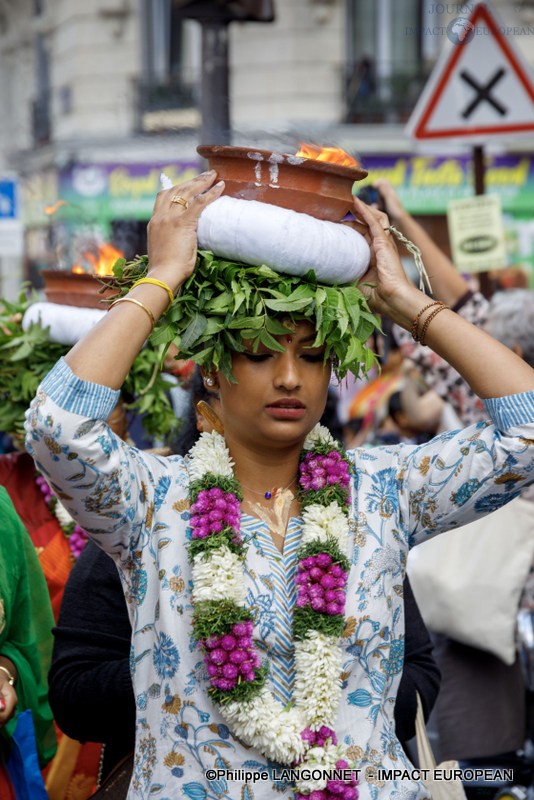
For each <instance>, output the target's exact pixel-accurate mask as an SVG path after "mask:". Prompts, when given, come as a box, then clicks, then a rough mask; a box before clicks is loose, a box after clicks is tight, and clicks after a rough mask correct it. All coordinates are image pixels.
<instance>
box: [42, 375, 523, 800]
mask: <svg viewBox="0 0 534 800" xmlns="http://www.w3.org/2000/svg"><path fill="white" fill-rule="evenodd" d="M117 397H118V393H117V392H115V391H112V390H111V389H108V388H106V387H103V386H98V385H96V384H92V383H87V382H84V381H82V380H80V379H79V378H77V377H76V376H75V375H74V374H73V373H72V372H71V370H70V369H69V367H68V366H67V364H66V363H65V362H59V364H58V365H56V367H55V368H54V370H52V372H51V373H50V374H49V375H48V376H47V378H46V379H45V381H44V382H43V384H42V386H41V388H40V389H39V391H38V394H37V397H36V398H35V400H34V401H33V403H32V407H31V409H30V411H29V412H28V418H27V448H28V450H29V452H30V453H32V454H33V456H34V458H35V460H36V462H37V465H38V468H39V469H40V470H42V472H43V473H44V475H46V476H47V478H48V479H49V481H50V483H51V484H52V485H53V487H54V489H55V490H56V491H57V492H58V494H59V496H60V498H61V500H62V502H63V503H65V505H66V506H67V507H68V509H69V511H70V512H71V514H72V515H73V517H74V518H75V519H76V520H77V521H78V522H79V523H80V524H81V525H82V526H83V528H84V529H85V530H86V531H88V532H89V533H90V534H91V536H92V537H93V538H94V539H95V541H97V543H98V544H99V545H100V546H101V547H102V548H103V549H104V550H106V551H107V552H108V553H109V554H110V555H111V556H112V558H113V559H114V560H115V561H116V563H117V566H118V568H119V571H120V574H121V578H122V582H123V586H124V592H125V596H126V600H127V604H128V608H129V613H130V617H131V622H132V630H133V633H132V650H131V670H132V675H133V683H134V690H135V693H136V705H137V742H136V757H135V768H134V774H133V778H132V783H131V787H130V792H129V795H128V798H129V800H134V798H135V800H140V798H143V800H145V799H147V798H158V800H176V798H180V797H186V798H191V800H221V798H231V800H268V799H269V800H271V799H272V798H273V797H279V798H280V799H281V800H291V798H292V789H291V784H290V783H289V782H288V781H287V780H286V779H285V776H284V774H283V771H282V768H281V767H280V766H279V765H276V764H271V763H268V762H267V761H266V759H265V758H264V757H263V756H262V755H261V754H260V753H259V752H255V751H254V750H253V749H252V748H248V747H246V746H244V745H243V744H242V743H241V742H240V741H239V740H237V739H235V738H234V737H233V736H232V732H231V731H230V730H229V729H228V727H227V725H225V723H224V721H223V719H222V717H221V716H220V714H219V713H218V711H217V708H216V707H215V706H214V705H213V704H212V702H211V700H210V698H209V696H208V694H207V691H206V689H207V687H208V679H207V674H206V672H205V669H204V664H203V659H202V655H201V653H200V651H199V650H198V649H197V647H196V646H195V642H194V641H192V639H191V636H190V632H191V613H192V607H191V570H190V566H189V563H188V559H187V552H186V542H187V539H188V536H189V535H190V533H189V530H188V473H187V461H184V459H183V458H181V457H179V456H173V457H170V458H162V457H158V456H153V455H148V454H146V453H143V452H140V451H138V450H136V449H134V448H131V447H128V446H127V445H126V444H124V442H122V441H121V440H120V439H118V438H117V437H116V436H114V435H113V434H112V433H111V431H110V430H109V428H108V427H107V425H106V424H105V423H104V422H103V420H105V419H106V417H107V416H108V415H109V413H110V412H111V410H112V408H113V407H114V405H115V403H116V401H117ZM485 405H486V409H487V412H488V415H489V416H490V417H491V418H492V419H493V423H494V424H490V423H489V422H488V423H478V424H477V425H474V426H472V427H470V428H467V429H466V430H463V431H459V432H447V433H444V434H442V435H440V436H438V437H437V438H436V439H434V440H433V441H431V442H429V443H427V444H424V445H420V446H411V445H396V446H392V447H381V448H377V449H374V450H363V449H362V450H355V451H352V452H351V453H350V458H351V459H352V461H353V463H354V465H355V477H354V479H353V486H352V496H353V509H352V524H351V544H350V550H351V555H350V558H351V562H352V569H351V573H350V577H349V583H348V597H347V611H346V616H347V623H346V628H345V631H344V635H343V648H344V663H343V673H342V681H343V694H342V700H341V705H340V710H339V714H338V719H337V721H336V724H335V726H334V727H335V730H336V732H337V734H338V738H339V740H340V741H343V742H344V743H345V745H346V746H347V747H348V751H349V756H350V757H351V758H353V759H354V760H355V761H356V762H357V766H358V767H359V769H360V770H361V773H360V785H359V790H360V797H361V798H362V800H371V799H372V800H378V798H386V797H387V798H395V799H397V798H398V800H401V798H402V799H403V800H404V799H405V800H410V799H412V798H413V800H415V799H416V798H423V797H428V792H427V790H426V789H425V787H424V786H423V784H422V783H420V782H419V781H417V780H415V779H412V777H410V778H406V777H405V776H402V777H401V778H392V777H391V778H389V779H388V776H387V774H386V775H385V774H384V773H373V772H372V770H371V771H369V770H368V768H369V767H378V768H379V769H384V770H388V769H391V770H393V769H398V770H403V769H407V770H410V769H411V765H410V764H409V763H408V761H407V759H406V756H405V755H404V753H403V751H402V748H401V747H400V745H399V743H398V741H397V739H396V736H395V728H394V721H393V708H394V703H395V695H396V692H397V687H398V683H399V680H400V674H401V671H402V665H403V654H404V621H403V600H402V581H403V577H404V570H405V565H406V557H407V552H408V549H409V547H410V546H411V545H413V544H416V543H417V542H420V541H423V540H425V539H426V538H427V537H428V536H430V535H433V534H436V533H439V532H441V531H445V530H448V529H450V528H453V527H457V526H459V525H462V524H464V523H466V522H469V521H470V520H472V519H473V518H475V517H477V516H480V515H482V514H486V513H488V512H489V511H493V510H494V509H496V508H499V507H500V506H501V505H503V504H504V503H506V502H507V501H508V500H511V499H512V498H513V497H515V496H516V495H517V494H518V493H519V491H520V489H521V488H522V487H524V486H525V485H527V484H528V483H530V482H532V481H533V479H534V446H533V445H534V393H525V394H520V395H513V396H511V397H505V398H500V399H495V400H487V401H486V402H485ZM242 533H243V536H244V538H245V540H246V541H248V543H249V550H248V554H247V567H246V584H247V601H248V603H250V605H251V606H252V607H253V609H254V611H255V615H256V621H255V629H254V631H255V640H256V644H257V647H258V648H259V650H260V652H261V653H262V654H264V655H265V657H266V658H267V659H268V661H269V664H270V678H269V680H270V683H271V689H272V691H273V693H274V694H275V696H276V697H277V698H278V699H279V701H280V704H281V706H280V710H281V711H282V706H283V705H284V704H286V703H287V702H288V701H290V700H291V692H292V684H293V681H294V678H295V675H294V663H293V647H292V641H291V615H292V607H293V604H294V600H295V588H294V585H293V577H294V571H295V562H296V552H297V548H298V544H299V538H300V533H301V523H300V520H299V519H296V518H295V519H292V520H291V521H290V524H289V528H288V531H287V535H286V540H285V549H284V552H283V554H280V552H279V551H278V550H277V549H276V548H275V546H274V545H273V543H272V540H271V537H270V534H269V531H268V529H267V526H266V525H265V524H264V523H263V522H261V521H259V520H257V519H255V518H253V517H249V516H246V515H243V516H242ZM503 535H505V533H504V532H503ZM103 613H105V610H103ZM212 769H214V770H220V771H221V772H219V773H217V774H216V776H215V777H210V775H206V771H209V770H212ZM239 769H244V770H250V771H251V772H254V771H257V772H258V773H261V772H263V773H264V775H265V773H266V772H267V773H268V775H269V779H268V780H265V777H264V778H263V779H258V780H256V781H255V780H254V779H253V778H249V779H248V780H243V779H238V780H234V779H232V778H233V777H234V776H230V778H229V777H227V776H226V775H225V774H224V771H225V770H233V771H234V772H235V771H237V770H239ZM366 769H367V772H366ZM397 774H399V773H397Z"/></svg>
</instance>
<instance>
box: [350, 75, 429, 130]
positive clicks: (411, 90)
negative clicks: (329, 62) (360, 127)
mask: <svg viewBox="0 0 534 800" xmlns="http://www.w3.org/2000/svg"><path fill="white" fill-rule="evenodd" d="M427 77H428V73H427V72H426V71H424V70H423V69H422V68H421V69H412V70H407V71H396V72H395V74H394V75H392V76H390V77H388V78H384V77H376V78H374V77H371V76H365V75H363V76H356V77H352V78H351V79H349V80H348V81H347V82H346V88H345V97H346V109H347V110H346V116H345V122H349V123H351V122H352V123H368V124H371V123H380V122H389V123H403V122H406V120H407V119H408V117H409V116H410V114H411V112H412V111H413V108H414V106H415V103H416V101H417V99H418V97H419V95H420V94H421V91H422V89H423V86H424V85H425V82H426V80H427Z"/></svg>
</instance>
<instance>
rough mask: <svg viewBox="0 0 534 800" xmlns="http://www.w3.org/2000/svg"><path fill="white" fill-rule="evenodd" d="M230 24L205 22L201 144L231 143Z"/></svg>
mask: <svg viewBox="0 0 534 800" xmlns="http://www.w3.org/2000/svg"><path fill="white" fill-rule="evenodd" d="M229 83H230V81H229V69H228V24H227V23H225V22H218V21H215V20H206V21H203V22H202V81H201V99H200V111H201V115H202V123H201V131H200V133H201V136H200V144H231V135H230V97H229Z"/></svg>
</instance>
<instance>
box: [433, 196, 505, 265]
mask: <svg viewBox="0 0 534 800" xmlns="http://www.w3.org/2000/svg"><path fill="white" fill-rule="evenodd" d="M447 222H448V225H449V239H450V242H451V250H452V260H453V261H454V263H455V265H456V267H457V269H459V270H460V272H485V271H490V270H495V269H504V268H505V267H506V247H505V237H504V225H503V219H502V212H501V201H500V198H499V196H498V195H494V194H482V195H477V196H475V197H466V198H463V199H461V200H451V201H450V202H449V203H448V204H447Z"/></svg>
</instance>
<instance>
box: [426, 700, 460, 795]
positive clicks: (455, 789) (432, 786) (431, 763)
mask: <svg viewBox="0 0 534 800" xmlns="http://www.w3.org/2000/svg"><path fill="white" fill-rule="evenodd" d="M415 736H416V743H417V759H418V761H419V769H422V770H428V772H429V773H430V775H432V777H430V776H429V777H428V778H425V779H424V780H423V783H424V784H425V786H426V788H427V789H428V791H429V792H430V794H431V796H432V800H467V798H466V794H465V789H464V786H463V783H462V781H461V780H460V779H459V778H456V779H452V780H439V779H437V777H434V770H440V771H441V770H446V771H447V772H448V771H449V770H457V769H459V766H458V762H457V761H443V762H442V763H441V764H438V765H437V766H436V759H435V758H434V753H433V752H432V747H431V746H430V742H429V739H428V734H427V732H426V725H425V718H424V716H423V706H422V704H421V698H420V697H419V695H417V715H416V717H415ZM445 774H446V773H445Z"/></svg>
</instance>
